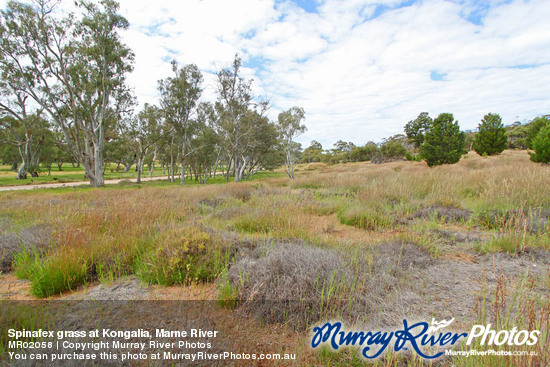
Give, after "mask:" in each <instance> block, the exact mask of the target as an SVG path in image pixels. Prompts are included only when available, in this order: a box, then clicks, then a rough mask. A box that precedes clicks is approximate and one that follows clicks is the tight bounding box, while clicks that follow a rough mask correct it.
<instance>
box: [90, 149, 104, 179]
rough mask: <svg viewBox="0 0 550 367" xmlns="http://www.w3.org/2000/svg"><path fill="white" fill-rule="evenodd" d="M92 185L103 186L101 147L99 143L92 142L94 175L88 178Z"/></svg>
mask: <svg viewBox="0 0 550 367" xmlns="http://www.w3.org/2000/svg"><path fill="white" fill-rule="evenodd" d="M90 184H91V185H92V186H94V187H101V186H105V180H104V178H103V149H102V148H101V144H94V177H93V178H91V179H90Z"/></svg>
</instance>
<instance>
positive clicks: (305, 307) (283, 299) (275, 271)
mask: <svg viewBox="0 0 550 367" xmlns="http://www.w3.org/2000/svg"><path fill="white" fill-rule="evenodd" d="M354 286H355V280H354V277H353V275H352V273H351V272H350V271H349V270H348V269H347V268H346V265H345V263H344V261H343V260H342V259H341V258H340V255H339V254H338V253H336V252H334V251H331V250H324V249H319V248H315V247H311V246H308V245H306V244H304V243H290V242H267V243H264V244H261V245H259V246H258V247H257V248H256V249H255V250H254V251H252V252H250V253H249V254H248V255H247V256H246V257H244V258H242V259H241V260H240V261H238V262H237V263H236V264H235V265H233V266H232V267H231V268H230V269H229V271H228V273H227V281H226V282H223V283H222V289H225V291H224V292H222V296H223V297H224V298H222V299H220V301H222V302H224V303H226V304H228V303H229V304H239V305H241V307H242V308H244V309H245V310H247V311H249V312H251V313H252V314H253V315H255V316H256V317H258V318H259V319H261V320H263V321H267V322H281V323H289V324H290V325H291V326H294V327H296V328H298V329H304V328H307V327H308V326H309V325H310V324H311V323H312V322H315V321H317V320H318V319H319V318H320V317H322V316H323V317H330V315H332V316H336V314H337V313H338V312H340V308H339V304H340V302H341V301H342V299H343V298H345V297H348V296H349V292H350V289H352V288H353V287H354ZM237 291H238V292H237ZM235 294H236V296H235ZM228 295H233V297H235V299H234V301H233V302H234V303H230V302H231V299H232V298H229V299H228V297H227V296H228Z"/></svg>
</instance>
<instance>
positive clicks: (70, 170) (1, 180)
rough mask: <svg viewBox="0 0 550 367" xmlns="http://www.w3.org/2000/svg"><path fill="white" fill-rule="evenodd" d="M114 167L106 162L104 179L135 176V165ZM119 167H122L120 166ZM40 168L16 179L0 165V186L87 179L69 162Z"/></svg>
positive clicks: (159, 173) (146, 174) (157, 171)
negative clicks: (38, 170) (59, 168)
mask: <svg viewBox="0 0 550 367" xmlns="http://www.w3.org/2000/svg"><path fill="white" fill-rule="evenodd" d="M116 168H117V165H116V164H106V167H105V180H111V179H135V178H137V172H136V170H135V167H132V168H131V169H130V171H128V172H126V173H125V172H124V171H123V170H122V169H120V170H119V171H118V172H117V170H116ZM121 168H123V167H122V166H121ZM40 169H41V172H40V173H39V177H31V176H30V174H29V175H28V178H27V179H26V180H18V179H16V175H17V172H15V171H11V170H10V166H5V165H0V186H19V185H36V184H45V183H56V182H79V181H88V180H87V179H86V178H85V176H84V169H83V168H82V167H72V165H70V164H65V165H63V167H62V171H59V170H58V169H57V167H52V171H51V172H50V173H49V174H48V170H47V168H44V167H40ZM166 175H167V173H164V174H163V173H162V169H161V168H160V167H157V168H156V169H155V170H154V172H153V176H154V177H157V176H166ZM148 177H149V170H148V169H147V167H145V168H144V172H143V174H142V175H141V178H142V180H144V181H145V180H146V179H147V178H148ZM216 180H217V179H216Z"/></svg>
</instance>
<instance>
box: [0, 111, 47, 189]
mask: <svg viewBox="0 0 550 367" xmlns="http://www.w3.org/2000/svg"><path fill="white" fill-rule="evenodd" d="M0 130H1V133H0V143H1V144H6V145H12V146H14V147H15V148H16V149H17V152H18V153H19V160H20V163H21V164H20V165H19V169H18V170H17V176H16V178H17V179H18V180H24V179H27V175H28V173H30V174H31V176H32V177H38V171H39V163H40V157H41V155H42V153H44V152H45V151H49V150H50V149H53V144H54V142H53V132H52V131H50V130H49V124H48V121H47V120H45V119H44V118H42V117H41V116H40V115H34V114H33V115H27V116H25V117H24V118H16V117H14V116H10V115H8V116H4V117H2V118H0ZM48 145H50V146H49V147H48Z"/></svg>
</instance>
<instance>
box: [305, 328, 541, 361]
mask: <svg viewBox="0 0 550 367" xmlns="http://www.w3.org/2000/svg"><path fill="white" fill-rule="evenodd" d="M453 321H454V318H453V319H451V320H449V321H446V320H442V321H439V322H438V321H436V320H435V319H432V322H431V324H429V323H427V322H418V323H415V324H411V323H409V322H408V321H407V320H406V319H405V320H403V329H401V330H395V331H346V330H343V329H342V323H340V322H334V323H330V322H327V323H326V324H324V325H322V326H316V327H314V328H313V337H312V339H311V346H312V347H313V348H317V347H318V346H320V345H321V344H323V343H326V344H329V345H330V346H331V347H332V348H333V349H334V350H337V349H339V348H340V347H343V346H357V347H360V349H361V354H362V355H363V357H365V358H369V359H372V358H377V357H379V356H380V355H381V354H382V353H384V351H386V349H387V348H388V346H390V345H391V346H393V350H394V351H396V352H399V351H400V350H408V349H409V348H412V349H413V350H414V351H415V352H416V354H418V355H419V356H421V357H423V358H426V359H433V358H438V357H440V356H442V355H443V354H444V352H443V351H441V350H439V348H450V347H452V346H453V345H455V344H457V343H458V342H459V341H463V340H466V343H465V344H466V345H471V344H472V343H474V344H475V343H478V342H479V345H487V346H492V345H496V346H500V345H504V344H507V345H516V346H519V345H535V344H536V343H537V342H538V338H539V336H540V331H538V330H533V331H530V332H529V331H527V330H519V331H518V330H517V328H516V327H514V328H512V329H511V330H500V331H496V330H493V329H492V328H491V324H488V325H474V326H473V327H472V329H471V330H470V332H469V333H453V332H445V331H442V329H444V328H446V327H448V326H449V325H451V324H452V323H453ZM479 338H481V339H479ZM427 347H432V349H433V348H434V347H435V349H438V351H437V352H434V353H435V354H425V353H424V351H423V350H424V349H426V348H427Z"/></svg>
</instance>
